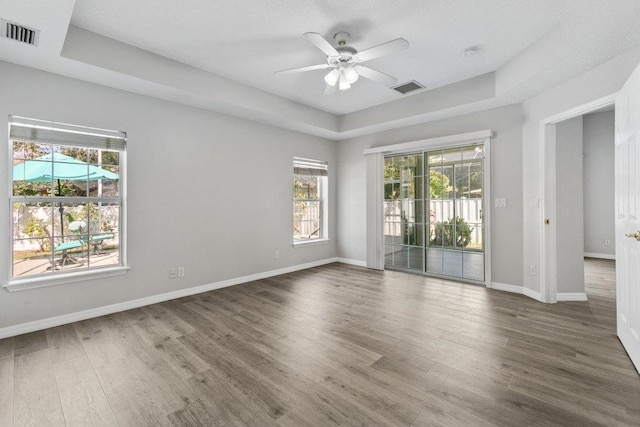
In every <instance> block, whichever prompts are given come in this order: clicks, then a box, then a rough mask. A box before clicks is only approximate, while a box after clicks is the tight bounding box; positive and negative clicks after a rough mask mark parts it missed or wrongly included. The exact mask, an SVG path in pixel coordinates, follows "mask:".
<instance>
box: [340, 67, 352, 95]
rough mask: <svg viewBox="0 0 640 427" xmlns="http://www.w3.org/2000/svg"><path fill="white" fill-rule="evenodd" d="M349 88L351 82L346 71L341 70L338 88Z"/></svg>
mask: <svg viewBox="0 0 640 427" xmlns="http://www.w3.org/2000/svg"><path fill="white" fill-rule="evenodd" d="M349 88H351V83H349V80H348V79H347V74H346V72H345V71H344V70H342V71H341V72H340V82H339V83H338V89H340V90H347V89H349Z"/></svg>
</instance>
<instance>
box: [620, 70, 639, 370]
mask: <svg viewBox="0 0 640 427" xmlns="http://www.w3.org/2000/svg"><path fill="white" fill-rule="evenodd" d="M615 157H616V186H615V188H616V190H615V191H616V289H617V291H616V294H617V295H616V298H617V304H616V305H617V314H618V319H617V320H618V322H617V323H618V337H619V338H620V342H622V345H623V346H624V348H625V349H626V350H627V353H628V354H629V357H630V358H631V360H632V361H633V363H634V364H635V366H636V369H637V370H638V372H640V66H639V67H638V68H636V70H635V71H634V72H633V74H632V75H631V77H630V78H629V80H628V81H627V83H626V84H625V85H624V87H623V88H622V90H621V91H620V94H619V95H618V97H617V98H616V153H615Z"/></svg>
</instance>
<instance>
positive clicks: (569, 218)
mask: <svg viewBox="0 0 640 427" xmlns="http://www.w3.org/2000/svg"><path fill="white" fill-rule="evenodd" d="M582 140H583V135H582V116H580V117H576V118H573V119H570V120H565V121H563V122H560V123H558V124H557V125H556V197H557V205H556V209H557V216H558V218H557V220H556V229H557V230H558V235H562V238H559V239H558V240H557V241H556V254H557V266H558V267H557V268H558V293H581V292H584V257H583V247H584V236H583V233H584V225H583V223H584V221H583V207H582Z"/></svg>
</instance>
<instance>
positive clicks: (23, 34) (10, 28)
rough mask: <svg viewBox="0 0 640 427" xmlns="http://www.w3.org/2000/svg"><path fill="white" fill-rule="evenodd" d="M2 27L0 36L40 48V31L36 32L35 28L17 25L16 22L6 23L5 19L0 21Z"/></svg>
mask: <svg viewBox="0 0 640 427" xmlns="http://www.w3.org/2000/svg"><path fill="white" fill-rule="evenodd" d="M0 26H1V28H0V36H2V37H5V38H8V39H11V40H15V41H19V42H22V43H26V44H30V45H31V46H38V40H39V39H40V31H39V30H34V29H33V28H28V27H25V26H24V25H20V24H16V23H15V22H9V21H5V20H4V19H0Z"/></svg>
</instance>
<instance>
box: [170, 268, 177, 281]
mask: <svg viewBox="0 0 640 427" xmlns="http://www.w3.org/2000/svg"><path fill="white" fill-rule="evenodd" d="M176 277H178V271H177V270H176V269H175V268H170V269H169V279H175V278H176Z"/></svg>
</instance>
